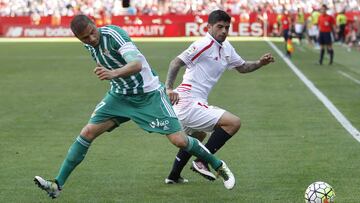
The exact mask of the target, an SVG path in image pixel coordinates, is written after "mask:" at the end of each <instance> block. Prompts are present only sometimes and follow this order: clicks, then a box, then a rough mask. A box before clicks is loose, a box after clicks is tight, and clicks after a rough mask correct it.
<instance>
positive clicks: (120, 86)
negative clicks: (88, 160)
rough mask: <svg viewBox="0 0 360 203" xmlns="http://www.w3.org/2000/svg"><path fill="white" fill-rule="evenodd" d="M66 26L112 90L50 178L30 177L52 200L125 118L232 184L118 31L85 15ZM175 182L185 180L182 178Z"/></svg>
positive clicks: (227, 184)
mask: <svg viewBox="0 0 360 203" xmlns="http://www.w3.org/2000/svg"><path fill="white" fill-rule="evenodd" d="M71 30H72V31H73V33H74V34H75V36H76V37H77V38H78V39H79V40H80V41H81V42H83V43H84V44H85V47H86V49H87V50H89V52H90V54H91V56H92V58H93V59H94V61H95V62H96V67H95V69H94V73H95V74H96V75H97V76H98V78H99V79H100V80H109V81H110V84H111V88H110V90H109V91H108V92H107V93H106V94H105V97H104V98H103V100H102V101H101V102H100V103H99V104H98V105H97V106H96V107H95V110H94V112H93V114H92V116H91V118H90V120H89V122H88V124H86V125H85V126H84V127H83V129H82V130H81V132H80V135H79V136H78V137H77V138H76V139H75V142H74V143H73V144H72V145H71V146H70V149H69V151H68V153H67V156H66V158H65V160H64V161H63V163H62V165H61V167H60V170H59V173H58V175H57V176H56V177H55V179H54V180H46V179H44V178H42V177H40V176H35V179H34V181H35V183H36V184H37V185H38V186H39V187H40V188H41V189H43V190H45V191H46V192H47V193H48V195H49V196H50V197H52V198H56V197H58V196H59V194H60V191H61V190H62V188H63V186H64V184H65V181H66V180H67V178H68V177H69V175H70V174H71V172H72V171H73V170H74V169H75V167H76V166H77V165H78V164H80V163H81V161H82V160H83V159H84V157H85V155H86V153H87V151H88V148H89V147H90V145H91V143H92V141H94V140H95V139H96V138H97V137H98V136H99V135H101V134H103V133H104V132H106V131H112V130H113V129H114V128H116V127H118V126H119V125H120V124H123V123H125V122H127V121H129V120H133V121H134V122H135V123H136V124H138V126H139V127H141V128H142V129H143V130H145V131H148V132H150V133H151V132H156V133H160V134H163V135H165V136H166V137H167V138H168V139H169V141H170V142H171V143H172V144H173V145H175V146H176V147H178V148H181V149H184V150H186V151H187V152H189V153H190V154H192V155H194V156H197V157H199V158H201V159H202V160H206V161H207V162H209V164H210V165H211V166H212V167H213V168H214V169H215V170H217V171H218V174H219V176H220V177H221V178H222V179H223V182H224V186H225V187H226V188H227V189H232V188H233V187H234V185H235V178H234V175H233V174H232V172H231V171H230V169H229V168H228V167H227V166H226V164H225V162H223V161H221V160H219V159H218V158H216V157H215V156H214V155H212V154H211V153H210V152H209V151H208V150H207V149H206V148H205V146H203V145H202V144H201V143H200V142H199V141H198V140H197V139H196V138H192V137H189V136H186V135H185V134H184V133H183V132H182V129H181V125H180V123H179V121H178V119H177V117H176V115H175V113H174V111H173V109H172V106H171V103H170V100H169V98H168V97H167V96H166V93H165V91H164V87H163V85H161V83H160V81H159V78H158V76H157V75H156V74H155V73H154V71H152V69H151V68H150V65H149V64H148V62H147V61H146V59H145V57H144V56H143V55H142V54H141V53H140V51H139V50H138V49H137V47H136V46H135V44H134V43H133V42H132V41H131V39H130V37H129V36H128V34H127V33H126V32H125V31H124V30H123V29H121V28H120V27H118V26H114V25H108V26H104V27H100V28H97V27H96V26H95V24H94V23H93V22H92V21H91V20H90V19H89V18H88V17H87V16H85V15H77V16H75V17H74V18H73V19H72V21H71ZM176 181H177V183H178V182H187V180H186V179H183V178H180V179H178V180H176Z"/></svg>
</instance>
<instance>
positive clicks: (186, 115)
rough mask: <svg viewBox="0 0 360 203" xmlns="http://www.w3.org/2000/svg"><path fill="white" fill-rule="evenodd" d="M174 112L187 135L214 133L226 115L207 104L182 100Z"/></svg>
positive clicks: (193, 100) (175, 106)
mask: <svg viewBox="0 0 360 203" xmlns="http://www.w3.org/2000/svg"><path fill="white" fill-rule="evenodd" d="M173 107H174V110H175V113H176V115H177V117H178V118H179V120H180V123H181V125H182V127H183V130H184V132H185V133H186V134H188V135H192V134H193V133H194V132H201V131H203V132H212V131H213V129H214V127H215V125H216V124H217V122H218V121H219V119H220V118H221V116H222V115H223V114H224V113H225V110H224V109H221V108H218V107H216V106H208V104H207V102H206V103H205V102H202V101H199V100H195V99H181V100H180V101H179V103H178V104H176V105H174V106H173Z"/></svg>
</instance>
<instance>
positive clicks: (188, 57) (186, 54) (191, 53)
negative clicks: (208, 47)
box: [178, 43, 198, 68]
mask: <svg viewBox="0 0 360 203" xmlns="http://www.w3.org/2000/svg"><path fill="white" fill-rule="evenodd" d="M197 49H198V48H196V46H195V43H192V44H191V45H190V46H189V47H188V48H187V49H185V51H183V52H182V53H181V54H180V55H179V56H178V58H180V59H181V60H182V61H183V62H184V63H185V64H186V66H187V67H188V68H191V67H193V66H194V65H195V62H196V61H197V58H196V59H195V60H192V59H193V58H194V57H195V56H196V54H197V52H198V51H197Z"/></svg>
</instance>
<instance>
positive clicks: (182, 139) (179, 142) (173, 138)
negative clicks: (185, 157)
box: [168, 133, 188, 148]
mask: <svg viewBox="0 0 360 203" xmlns="http://www.w3.org/2000/svg"><path fill="white" fill-rule="evenodd" d="M168 139H169V140H170V142H171V143H172V144H173V145H175V146H176V147H178V148H184V147H186V146H187V142H188V141H187V138H186V136H185V135H182V134H180V133H176V134H172V135H168Z"/></svg>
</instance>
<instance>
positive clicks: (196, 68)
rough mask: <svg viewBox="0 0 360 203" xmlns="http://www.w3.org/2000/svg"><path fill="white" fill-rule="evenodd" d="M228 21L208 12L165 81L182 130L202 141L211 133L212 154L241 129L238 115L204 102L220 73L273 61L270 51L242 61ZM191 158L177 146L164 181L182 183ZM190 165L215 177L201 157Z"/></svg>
mask: <svg viewBox="0 0 360 203" xmlns="http://www.w3.org/2000/svg"><path fill="white" fill-rule="evenodd" d="M230 21H231V17H230V16H229V15H228V14H227V13H226V12H224V11H222V10H215V11H213V12H211V13H210V15H209V18H208V25H207V28H208V33H207V34H206V36H204V37H203V38H201V39H199V40H197V41H195V42H194V43H192V44H191V45H190V47H189V48H187V49H186V50H185V51H184V52H182V53H181V54H180V55H179V56H177V57H175V59H173V60H172V61H171V63H170V65H169V71H168V75H167V79H166V83H165V86H166V92H167V94H168V95H169V97H170V101H171V103H172V104H173V107H174V110H175V113H176V115H177V116H178V118H179V120H180V122H181V124H182V127H183V129H184V131H185V133H187V134H188V135H191V136H194V137H197V138H198V139H199V140H203V139H204V138H205V136H206V133H207V132H212V134H211V136H210V138H209V140H208V142H207V143H206V145H205V146H206V147H207V148H208V149H209V150H210V152H211V153H215V152H216V151H218V150H219V149H220V148H221V147H222V146H223V145H224V144H225V142H226V141H227V140H229V139H230V138H231V137H232V136H233V135H234V134H235V133H236V132H237V131H238V130H239V129H240V118H238V117H237V116H235V115H233V114H231V113H230V112H228V111H225V110H224V109H221V108H218V107H214V106H211V105H209V104H208V102H207V100H208V95H209V93H210V92H211V89H212V88H213V87H214V85H215V84H216V82H217V81H218V80H219V78H220V76H221V75H222V73H223V72H224V71H225V70H232V69H234V70H237V71H238V72H240V73H249V72H252V71H254V70H256V69H258V68H260V67H262V66H264V65H267V64H269V63H271V62H274V58H273V56H272V55H271V54H269V53H267V54H265V55H263V56H261V57H260V59H259V60H257V61H244V60H243V59H242V58H241V57H240V56H239V55H238V54H237V53H236V51H235V49H234V48H233V46H232V45H231V44H230V42H229V41H227V40H226V37H227V35H228V32H229V27H230ZM183 66H185V67H186V71H185V74H184V75H183V80H182V83H181V84H180V85H179V86H178V87H177V88H176V89H175V90H174V89H173V88H174V81H175V79H176V76H177V74H178V71H179V69H180V68H181V67H183ZM190 157H191V155H190V154H189V153H187V152H186V151H184V150H181V149H180V151H179V152H178V154H177V155H176V159H175V161H174V164H173V167H172V170H171V172H170V174H169V176H168V177H167V178H166V179H165V183H168V184H171V183H180V182H183V181H181V180H183V178H182V177H181V176H180V173H181V171H182V169H183V168H184V166H185V165H186V163H187V162H188V160H189V159H190ZM191 168H192V170H194V171H195V172H198V173H200V174H201V175H202V176H204V177H205V178H207V179H209V180H215V178H216V177H215V175H214V174H213V173H212V172H211V171H210V169H209V167H208V163H207V162H206V161H204V160H201V159H197V160H195V161H193V162H192V166H191Z"/></svg>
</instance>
